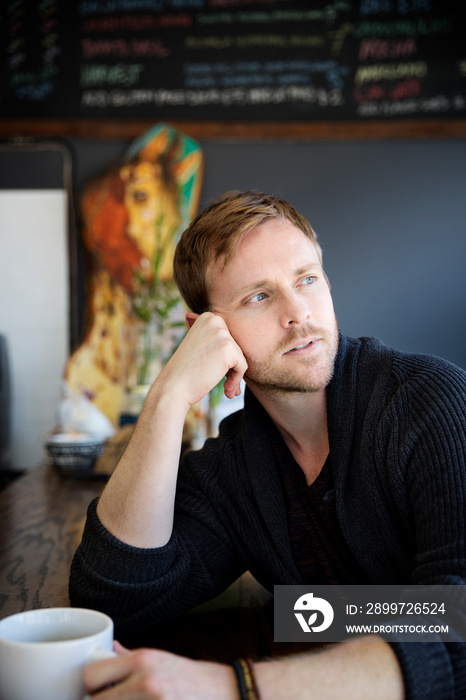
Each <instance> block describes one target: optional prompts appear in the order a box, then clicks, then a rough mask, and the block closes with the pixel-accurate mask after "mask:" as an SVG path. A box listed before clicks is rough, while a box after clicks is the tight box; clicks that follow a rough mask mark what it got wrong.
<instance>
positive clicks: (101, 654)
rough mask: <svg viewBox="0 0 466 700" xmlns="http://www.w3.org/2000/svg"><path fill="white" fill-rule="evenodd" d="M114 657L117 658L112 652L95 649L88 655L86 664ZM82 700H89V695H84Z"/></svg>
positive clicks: (99, 648)
mask: <svg viewBox="0 0 466 700" xmlns="http://www.w3.org/2000/svg"><path fill="white" fill-rule="evenodd" d="M115 656H118V654H116V653H115V652H114V651H107V649H102V648H101V647H96V648H95V649H94V650H93V651H91V653H90V654H89V659H88V660H87V663H88V664H92V663H94V661H102V659H113V658H114V657H115ZM83 700H91V699H90V697H89V695H85V696H84V697H83Z"/></svg>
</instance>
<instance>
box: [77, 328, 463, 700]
mask: <svg viewBox="0 0 466 700" xmlns="http://www.w3.org/2000/svg"><path fill="white" fill-rule="evenodd" d="M327 406H328V408H327V410H328V431H329V442H330V452H331V456H332V459H331V465H332V470H333V479H334V485H335V499H336V510H337V517H338V520H339V523H340V527H341V530H342V533H343V535H344V537H345V539H346V541H347V543H348V545H349V547H350V549H351V551H352V552H353V554H354V556H355V557H356V559H357V560H358V562H359V563H360V565H361V566H362V567H363V569H364V570H365V571H366V572H367V574H368V576H369V578H370V579H371V580H372V581H373V582H374V584H378V583H380V584H403V585H406V586H409V584H442V583H444V584H462V585H461V587H459V588H458V589H457V590H458V591H459V599H458V601H457V603H456V605H457V607H458V608H459V611H458V615H462V616H463V622H464V617H465V616H466V595H465V593H464V592H465V591H466V588H465V587H464V584H465V583H466V540H465V531H466V519H465V504H466V465H465V455H466V372H464V371H463V370H461V369H459V368H458V367H455V366H454V365H451V364H450V363H448V362H446V361H444V360H441V359H439V358H436V357H432V356H427V355H413V354H405V353H401V352H398V351H396V350H393V349H391V348H388V347H386V346H385V345H383V344H382V343H380V342H379V341H377V340H374V339H370V338H360V339H351V338H347V337H345V336H342V335H341V336H340V342H339V350H338V354H337V358H336V363H335V371H334V376H333V378H332V380H331V382H330V385H329V387H328V389H327ZM269 421H270V419H269V417H268V416H267V414H266V413H265V411H264V410H263V408H262V407H261V406H260V404H259V403H258V402H257V400H256V399H255V398H254V396H253V395H252V394H251V393H250V392H249V391H246V399H245V408H244V409H243V410H242V411H239V412H237V413H235V414H233V415H231V416H228V417H227V418H226V419H225V420H224V421H223V422H222V424H221V428H220V435H219V437H218V438H215V439H210V440H208V441H207V442H206V444H205V445H204V447H203V448H202V450H199V451H196V452H190V453H188V454H187V455H186V457H185V458H184V460H183V462H182V464H181V467H180V472H179V478H178V488H177V500H176V516H175V527H174V532H173V535H172V538H171V540H170V541H169V542H168V544H167V545H165V546H164V547H161V548H158V549H138V548H135V547H130V546H128V545H125V544H123V543H122V542H119V541H118V540H116V539H115V538H114V537H113V536H112V535H111V534H110V533H108V532H107V531H106V530H105V528H104V527H103V526H102V525H101V523H100V522H99V520H98V518H97V515H96V512H95V506H96V503H95V502H93V503H92V504H91V505H90V507H89V512H88V519H87V523H86V527H85V531H84V536H83V541H82V543H81V545H80V547H79V548H78V550H77V552H76V555H75V558H74V560H73V564H72V570H71V578H70V600H71V603H72V605H80V606H87V607H92V608H97V609H100V610H102V611H104V612H107V613H108V614H109V615H111V616H112V617H113V619H114V621H115V629H116V637H117V638H119V637H121V638H125V637H128V636H131V635H133V636H136V638H137V635H138V634H139V635H143V634H145V633H147V632H148V631H149V632H150V630H151V629H153V628H155V626H156V625H158V624H159V623H161V622H163V621H165V620H167V619H171V618H174V617H176V616H178V615H180V614H181V613H183V612H185V611H186V610H188V609H190V608H192V607H194V606H196V605H198V604H200V603H202V602H204V601H206V600H209V599H211V598H213V597H214V596H216V595H217V594H219V593H220V592H221V591H222V590H224V589H225V588H226V587H227V586H228V585H229V584H230V583H231V582H232V581H234V580H235V579H236V578H237V577H238V576H239V575H241V574H242V573H243V572H244V571H246V570H249V571H251V573H252V574H253V575H254V576H255V577H256V578H257V580H258V581H259V582H260V583H262V584H263V585H264V586H265V587H266V588H268V589H269V590H271V591H273V586H274V584H296V583H303V582H302V579H301V577H300V575H299V572H298V571H297V569H296V566H295V564H294V561H293V558H292V554H291V549H290V545H289V538H288V532H287V520H286V512H285V504H284V500H283V496H282V491H281V483H280V477H279V474H278V472H277V465H276V462H275V457H274V454H273V449H272V446H271V444H270V441H269V440H268V438H267V431H268V423H269ZM320 583H325V582H320ZM389 641H390V643H391V644H392V646H393V649H394V651H395V653H396V655H397V657H398V660H399V662H400V664H401V668H402V671H403V675H404V681H405V687H406V698H407V700H460V698H461V699H466V643H464V642H463V641H461V639H458V641H457V642H449V643H447V644H445V643H443V642H442V641H440V639H439V640H438V641H435V642H429V643H427V642H417V643H413V642H405V641H402V638H400V639H397V637H396V635H393V636H392V637H391V638H390V640H389Z"/></svg>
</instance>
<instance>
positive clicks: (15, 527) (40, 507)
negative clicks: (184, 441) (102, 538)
mask: <svg viewBox="0 0 466 700" xmlns="http://www.w3.org/2000/svg"><path fill="white" fill-rule="evenodd" d="M104 485H105V479H98V480H96V479H72V478H66V477H63V476H61V475H59V474H58V472H57V471H56V470H55V468H54V467H53V466H49V465H46V464H41V465H40V466H38V467H37V468H35V469H33V470H31V472H29V473H27V474H26V475H25V476H22V477H19V478H18V479H16V480H15V481H13V482H12V483H11V484H9V485H8V486H7V487H6V488H4V489H3V490H2V491H0V619H1V618H3V617H6V616H7V615H12V614H14V613H17V612H22V611H24V610H30V609H33V608H46V607H59V606H68V605H69V600H68V578H69V569H70V564H71V560H72V557H73V554H74V552H75V550H76V547H77V546H78V544H79V541H80V539H81V535H82V530H83V527H84V522H85V518H86V511H87V506H88V505H89V503H90V502H91V500H92V499H93V498H94V497H95V496H98V495H100V493H101V492H102V490H103V488H104ZM271 603H272V600H271V595H270V593H268V592H267V591H265V589H264V588H262V587H261V586H260V585H259V584H258V583H257V582H256V581H255V580H254V579H253V578H252V576H250V574H245V575H243V576H242V577H241V578H240V579H238V581H236V582H235V583H234V584H233V585H232V586H231V587H230V588H229V589H228V590H227V591H226V592H225V593H224V594H222V595H221V596H219V598H217V599H215V601H213V602H210V603H207V604H206V605H204V606H201V607H200V608H196V610H195V611H192V612H191V613H189V614H187V615H184V616H183V617H181V618H179V619H178V620H176V621H171V622H170V623H167V625H164V626H162V627H160V628H159V629H157V630H156V631H155V632H154V637H153V639H152V640H151V645H152V646H156V647H159V648H163V649H167V650H169V651H173V652H174V653H178V654H183V655H185V656H190V657H191V658H204V659H212V660H217V661H230V660H231V659H233V658H236V657H238V656H250V657H252V658H263V657H264V656H270V655H283V654H288V653H291V652H293V651H302V650H304V649H306V648H309V647H312V646H316V645H315V644H310V645H301V644H300V645H297V646H295V645H291V644H276V643H274V641H273V610H272V605H271ZM146 643H147V642H146Z"/></svg>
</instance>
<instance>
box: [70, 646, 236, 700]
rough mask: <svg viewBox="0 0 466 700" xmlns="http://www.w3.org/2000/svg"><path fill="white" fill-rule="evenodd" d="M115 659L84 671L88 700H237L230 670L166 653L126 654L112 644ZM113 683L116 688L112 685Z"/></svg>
mask: <svg viewBox="0 0 466 700" xmlns="http://www.w3.org/2000/svg"><path fill="white" fill-rule="evenodd" d="M114 649H115V651H116V652H117V654H118V656H117V657H116V658H114V659H106V660H104V661H96V662H95V663H93V664H89V666H87V667H86V668H85V670H84V685H85V687H86V690H87V692H88V693H89V695H90V697H91V698H92V700H180V698H183V700H237V698H238V690H237V685H236V678H235V674H234V671H233V669H232V668H231V667H230V666H226V665H223V664H216V663H210V662H207V661H192V660H191V659H186V658H184V657H182V656H176V655H175V654H171V653H169V652H166V651H159V650H156V649H139V650H137V651H128V649H125V648H124V647H122V646H121V644H118V642H115V644H114ZM114 684H116V685H114Z"/></svg>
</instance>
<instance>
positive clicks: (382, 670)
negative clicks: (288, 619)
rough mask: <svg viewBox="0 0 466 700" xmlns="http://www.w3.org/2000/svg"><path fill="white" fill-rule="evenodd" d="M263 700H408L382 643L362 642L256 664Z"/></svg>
mask: <svg viewBox="0 0 466 700" xmlns="http://www.w3.org/2000/svg"><path fill="white" fill-rule="evenodd" d="M255 672H256V678H257V684H258V687H259V690H260V695H261V698H262V700H284V698H293V700H310V699H311V698H318V699H319V700H403V699H404V697H405V692H404V683H403V676H402V674H401V669H400V666H399V664H398V660H397V658H396V656H395V654H394V652H393V650H392V648H391V647H390V645H389V644H388V643H387V642H385V641H384V640H383V639H381V638H380V637H375V636H374V637H370V638H369V637H362V638H360V639H355V640H351V641H348V642H344V643H342V644H338V645H335V646H332V647H329V648H327V649H325V650H323V651H322V652H320V651H319V652H312V653H310V654H299V655H297V656H291V657H287V658H284V659H280V660H274V661H264V662H259V663H257V664H255Z"/></svg>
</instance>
